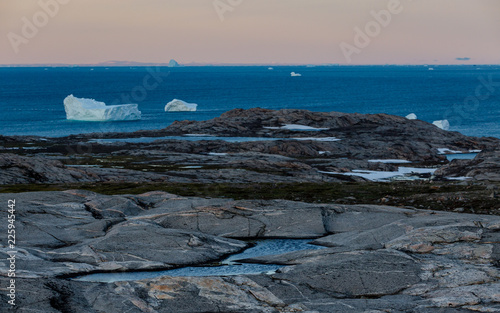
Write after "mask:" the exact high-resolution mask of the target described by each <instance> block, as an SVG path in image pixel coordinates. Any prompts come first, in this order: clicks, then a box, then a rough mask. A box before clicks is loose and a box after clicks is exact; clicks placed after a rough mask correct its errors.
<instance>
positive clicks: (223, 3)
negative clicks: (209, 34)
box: [212, 0, 244, 22]
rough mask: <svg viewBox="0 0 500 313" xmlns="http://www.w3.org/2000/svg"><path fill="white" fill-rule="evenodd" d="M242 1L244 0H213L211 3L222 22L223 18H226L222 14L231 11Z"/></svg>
mask: <svg viewBox="0 0 500 313" xmlns="http://www.w3.org/2000/svg"><path fill="white" fill-rule="evenodd" d="M243 1H244V0H214V2H212V4H213V6H214V9H215V12H216V13H217V16H218V17H219V19H220V21H221V22H224V20H225V19H226V17H225V16H224V15H225V14H226V13H228V12H233V11H234V10H235V9H236V8H237V7H238V6H240V5H241V4H242V3H243Z"/></svg>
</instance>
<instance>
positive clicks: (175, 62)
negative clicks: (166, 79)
mask: <svg viewBox="0 0 500 313" xmlns="http://www.w3.org/2000/svg"><path fill="white" fill-rule="evenodd" d="M179 66H180V65H179V63H177V61H176V60H174V59H172V60H170V62H168V67H179Z"/></svg>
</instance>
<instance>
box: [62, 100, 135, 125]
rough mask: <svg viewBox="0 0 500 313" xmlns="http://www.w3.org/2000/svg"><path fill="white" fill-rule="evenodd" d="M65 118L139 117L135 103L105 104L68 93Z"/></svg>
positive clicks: (91, 119)
mask: <svg viewBox="0 0 500 313" xmlns="http://www.w3.org/2000/svg"><path fill="white" fill-rule="evenodd" d="M64 110H65V111H66V119H68V120H74V121H92V122H106V121H136V120H140V119H141V111H139V109H138V105H137V104H119V105H106V103H104V102H100V101H96V100H94V99H85V98H77V97H74V96H73V95H69V96H67V97H66V98H65V99H64Z"/></svg>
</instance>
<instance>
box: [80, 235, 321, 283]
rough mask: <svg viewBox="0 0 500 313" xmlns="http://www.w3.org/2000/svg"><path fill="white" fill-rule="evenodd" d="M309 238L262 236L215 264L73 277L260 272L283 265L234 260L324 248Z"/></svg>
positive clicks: (114, 278) (136, 277)
mask: <svg viewBox="0 0 500 313" xmlns="http://www.w3.org/2000/svg"><path fill="white" fill-rule="evenodd" d="M310 241H311V240H310V239H265V240H258V241H255V242H254V243H255V246H253V247H251V248H248V249H246V250H244V251H243V252H240V253H238V254H234V255H231V256H230V257H228V258H226V259H224V260H223V261H221V262H220V263H218V264H207V265H205V266H189V267H182V268H178V269H173V270H165V271H154V272H152V271H147V272H145V271H139V272H123V273H97V274H90V275H84V276H80V277H77V278H75V279H74V280H78V281H92V282H107V283H111V282H115V281H130V280H141V279H151V278H156V277H160V276H227V275H240V274H260V273H270V272H275V271H276V270H277V269H279V268H282V267H283V265H277V264H250V263H239V262H236V260H241V259H247V258H254V257H259V256H264V255H274V254H282V253H287V252H292V251H299V250H307V249H323V248H324V247H321V246H315V245H311V244H309V242H310Z"/></svg>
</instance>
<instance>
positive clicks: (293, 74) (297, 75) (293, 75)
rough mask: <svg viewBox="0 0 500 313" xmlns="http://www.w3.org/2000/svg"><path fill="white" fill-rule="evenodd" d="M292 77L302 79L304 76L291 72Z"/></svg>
mask: <svg viewBox="0 0 500 313" xmlns="http://www.w3.org/2000/svg"><path fill="white" fill-rule="evenodd" d="M290 76H292V77H300V76H302V74H299V73H295V72H291V73H290Z"/></svg>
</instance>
